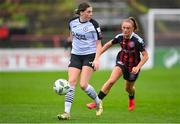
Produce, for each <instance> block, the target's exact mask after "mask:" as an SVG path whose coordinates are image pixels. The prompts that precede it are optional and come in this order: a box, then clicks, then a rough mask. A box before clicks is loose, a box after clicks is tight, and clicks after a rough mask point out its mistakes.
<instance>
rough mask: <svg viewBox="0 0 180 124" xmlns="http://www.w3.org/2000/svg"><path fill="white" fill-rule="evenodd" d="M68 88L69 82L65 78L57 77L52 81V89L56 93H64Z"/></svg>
mask: <svg viewBox="0 0 180 124" xmlns="http://www.w3.org/2000/svg"><path fill="white" fill-rule="evenodd" d="M69 88H70V84H69V82H68V81H67V80H65V79H58V80H56V81H55V82H54V87H53V89H54V91H55V92H56V93H57V94H58V95H65V94H66V93H67V92H68V90H69Z"/></svg>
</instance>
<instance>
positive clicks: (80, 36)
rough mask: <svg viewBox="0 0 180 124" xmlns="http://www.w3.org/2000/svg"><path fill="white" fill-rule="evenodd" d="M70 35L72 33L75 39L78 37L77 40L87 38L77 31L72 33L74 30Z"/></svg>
mask: <svg viewBox="0 0 180 124" xmlns="http://www.w3.org/2000/svg"><path fill="white" fill-rule="evenodd" d="M72 35H73V36H74V37H76V38H77V39H79V40H87V38H86V36H85V35H82V34H78V33H74V32H72Z"/></svg>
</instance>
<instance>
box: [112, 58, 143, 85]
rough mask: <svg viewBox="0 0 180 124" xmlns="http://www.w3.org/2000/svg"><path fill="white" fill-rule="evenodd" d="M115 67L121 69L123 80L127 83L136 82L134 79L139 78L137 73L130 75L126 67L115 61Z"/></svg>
mask: <svg viewBox="0 0 180 124" xmlns="http://www.w3.org/2000/svg"><path fill="white" fill-rule="evenodd" d="M116 66H118V67H120V68H121V69H122V72H123V78H124V79H125V80H128V81H129V82H134V81H136V79H137V78H138V76H139V72H140V71H139V72H138V73H136V74H134V73H131V72H129V70H128V68H127V66H126V65H124V63H123V62H120V61H119V60H118V61H116Z"/></svg>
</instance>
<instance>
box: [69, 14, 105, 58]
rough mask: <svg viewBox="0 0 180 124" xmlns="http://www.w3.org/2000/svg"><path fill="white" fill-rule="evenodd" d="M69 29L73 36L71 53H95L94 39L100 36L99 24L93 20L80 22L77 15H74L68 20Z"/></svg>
mask: <svg viewBox="0 0 180 124" xmlns="http://www.w3.org/2000/svg"><path fill="white" fill-rule="evenodd" d="M69 29H70V31H71V33H72V36H73V39H72V51H71V53H72V54H76V55H87V54H92V53H96V41H97V40H100V39H101V38H102V37H101V29H100V27H99V24H98V23H97V22H96V21H95V20H93V19H91V20H90V21H87V22H80V19H79V17H74V18H72V19H71V20H70V22H69Z"/></svg>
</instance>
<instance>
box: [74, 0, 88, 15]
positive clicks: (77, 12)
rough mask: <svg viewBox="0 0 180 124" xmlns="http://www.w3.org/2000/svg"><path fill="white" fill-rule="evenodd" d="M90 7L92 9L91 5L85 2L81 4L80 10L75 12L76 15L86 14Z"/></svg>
mask: <svg viewBox="0 0 180 124" xmlns="http://www.w3.org/2000/svg"><path fill="white" fill-rule="evenodd" d="M89 7H91V5H90V4H89V3H86V2H83V3H81V4H79V6H78V9H76V10H75V14H78V15H80V12H84V11H85V10H86V9H87V8H89Z"/></svg>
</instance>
